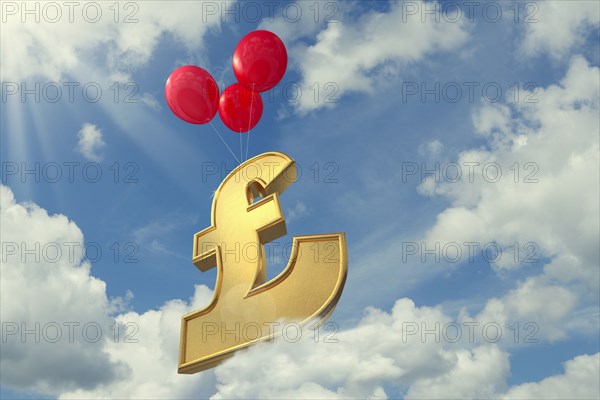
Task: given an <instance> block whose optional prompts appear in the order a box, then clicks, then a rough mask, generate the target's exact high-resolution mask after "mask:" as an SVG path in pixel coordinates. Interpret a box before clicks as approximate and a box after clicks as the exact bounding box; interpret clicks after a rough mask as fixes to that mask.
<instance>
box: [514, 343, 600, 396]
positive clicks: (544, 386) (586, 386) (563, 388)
mask: <svg viewBox="0 0 600 400" xmlns="http://www.w3.org/2000/svg"><path fill="white" fill-rule="evenodd" d="M598 376H600V353H596V354H594V355H587V354H585V355H581V356H578V357H575V358H574V359H572V360H569V361H567V362H566V363H565V373H564V374H562V375H554V376H551V377H548V378H546V379H543V380H542V381H540V382H534V383H524V384H522V385H518V386H515V387H513V388H511V389H510V391H509V392H508V393H506V395H505V396H503V398H505V399H548V400H550V399H597V398H600V387H598Z"/></svg>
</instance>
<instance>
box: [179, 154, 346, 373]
mask: <svg viewBox="0 0 600 400" xmlns="http://www.w3.org/2000/svg"><path fill="white" fill-rule="evenodd" d="M296 177H297V175H296V164H295V162H294V160H292V159H291V158H290V157H288V156H287V155H285V154H282V153H277V152H272V153H265V154H261V155H258V156H256V157H254V158H252V159H250V160H248V161H246V162H245V163H243V164H241V165H240V166H238V167H237V168H236V169H235V170H233V171H232V172H231V173H230V174H229V175H228V176H227V177H226V178H225V180H224V181H223V182H222V183H221V185H220V186H219V188H218V190H217V191H216V192H215V197H214V200H213V204H212V215H211V217H212V218H211V220H212V226H210V227H209V228H207V229H204V230H203V231H201V232H198V233H197V234H196V235H194V246H193V254H192V262H193V263H194V265H196V266H197V267H198V268H199V269H200V270H201V271H207V270H209V269H211V268H213V267H217V282H216V285H215V291H214V294H213V299H212V301H211V303H210V304H209V305H208V306H207V307H206V308H203V309H201V310H197V311H194V312H192V313H190V314H187V315H185V316H183V318H182V325H181V339H180V348H179V369H178V371H179V373H195V372H199V371H202V370H205V369H208V368H211V367H214V366H215V365H217V364H218V363H220V362H221V361H223V360H224V359H225V358H227V357H230V356H232V355H233V353H234V352H235V351H237V350H240V349H243V348H245V347H247V346H249V345H250V344H252V343H255V342H257V341H260V340H265V339H271V338H273V337H274V336H277V335H278V334H280V333H281V328H282V327H283V326H284V325H283V324H284V323H285V322H286V321H287V322H296V323H306V322H308V321H310V320H313V319H316V320H321V322H323V321H324V320H325V319H327V318H328V317H329V315H330V314H331V313H332V312H333V309H334V308H335V305H336V304H337V302H338V300H339V298H340V296H341V294H342V289H343V286H344V282H345V280H346V273H347V258H346V257H347V255H346V239H345V236H344V234H343V233H332V234H324V235H308V236H297V237H294V238H293V244H292V252H291V255H290V259H289V261H288V265H287V267H286V268H285V269H284V270H283V271H282V272H281V274H279V275H278V276H277V277H275V278H273V279H272V280H270V281H269V282H265V279H266V262H265V251H264V246H263V245H264V244H265V243H268V242H269V241H272V240H274V239H277V238H279V237H281V236H283V235H285V234H286V227H285V219H284V216H283V212H282V211H281V204H280V202H279V196H280V195H281V193H283V191H284V190H285V189H287V187H288V186H289V185H290V184H292V183H293V182H294V181H295V180H296ZM257 197H258V198H259V199H257V201H254V200H255V199H256V198H257Z"/></svg>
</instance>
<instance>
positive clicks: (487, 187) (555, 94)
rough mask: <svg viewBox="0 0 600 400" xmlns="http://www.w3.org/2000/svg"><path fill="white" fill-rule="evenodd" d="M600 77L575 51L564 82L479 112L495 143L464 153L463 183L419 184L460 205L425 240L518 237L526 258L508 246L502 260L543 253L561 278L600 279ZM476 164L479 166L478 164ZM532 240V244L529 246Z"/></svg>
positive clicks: (476, 120) (477, 120)
mask: <svg viewBox="0 0 600 400" xmlns="http://www.w3.org/2000/svg"><path fill="white" fill-rule="evenodd" d="M599 84H600V82H599V69H598V68H597V67H592V66H590V65H588V63H587V62H586V61H585V60H584V59H583V58H582V57H575V58H574V59H573V60H572V61H571V64H570V67H569V69H568V71H567V73H566V75H565V77H564V78H563V79H562V81H561V82H560V84H556V85H550V86H549V87H547V88H540V89H539V91H538V92H537V94H536V99H537V100H538V101H537V102H536V103H515V104H511V105H486V106H483V107H482V108H481V109H480V110H479V111H477V112H476V113H475V114H474V116H473V124H474V126H475V129H476V132H477V133H478V134H480V135H483V136H484V137H486V138H487V146H486V147H480V148H474V149H467V150H465V151H463V152H461V153H460V154H459V155H458V159H457V160H456V163H457V164H458V165H459V166H461V170H462V178H461V179H460V181H458V182H451V181H450V180H449V179H445V177H444V176H442V177H441V178H440V179H439V182H435V181H434V180H433V176H429V177H428V178H430V179H429V180H428V181H427V182H425V183H423V184H422V186H421V188H420V191H421V193H424V194H428V195H441V196H444V197H446V198H447V199H448V200H449V201H450V202H451V203H452V206H451V207H450V208H447V209H446V210H444V211H443V212H442V213H440V214H439V215H438V217H437V222H436V224H435V225H434V226H433V227H432V228H431V229H430V230H429V231H428V232H427V234H426V238H425V240H426V241H427V242H431V243H434V242H440V243H450V242H458V243H464V242H469V241H471V242H479V243H488V242H492V241H496V242H498V243H499V244H500V245H501V246H502V247H503V248H504V249H506V248H508V247H509V246H512V245H513V244H514V243H515V242H517V243H518V246H519V247H520V250H521V253H520V255H519V257H518V259H517V261H518V262H516V263H515V262H514V257H513V255H514V254H513V253H511V252H509V251H507V252H505V253H504V254H505V256H503V257H502V258H501V259H500V260H499V261H498V262H496V263H494V267H495V268H497V269H513V268H519V267H522V266H524V265H527V264H524V263H522V261H523V260H524V258H525V257H526V255H527V254H531V253H532V252H535V253H536V254H535V258H537V259H540V260H541V259H543V258H544V257H548V258H551V259H552V260H559V259H560V260H561V262H560V263H558V262H554V261H553V263H552V264H551V265H549V266H547V269H546V272H547V273H548V274H549V275H551V276H552V277H554V278H557V279H562V280H567V279H570V280H573V279H577V277H576V276H573V274H575V275H578V278H579V279H580V280H585V281H588V282H589V283H590V284H592V285H593V284H594V282H597V274H598V271H597V268H595V267H594V265H596V266H597V264H598V257H599V256H598V248H597V243H598V241H599V240H600V238H599V225H598V224H599V223H598V221H599V220H600V210H599V208H600V207H599V205H598V201H597V200H598V181H599V180H600V172H599V171H600V166H599V152H600V146H599V138H598V131H599V130H600V126H599V121H598V111H599V94H598V91H597V87H598V85H599ZM469 163H478V164H476V165H474V164H471V165H474V167H473V168H472V169H471V171H470V170H469V168H468V167H467V166H468V165H469ZM494 165H495V167H494V168H488V167H489V166H494ZM486 168H487V170H486ZM497 170H500V173H501V176H500V178H496V172H497ZM469 172H471V173H469ZM495 180H497V181H496V182H494V181H495ZM574 194H576V195H575V196H574ZM527 243H534V246H533V247H530V248H529V249H525V246H526V245H527ZM567 261H569V262H568V263H567ZM558 264H560V265H561V268H568V272H567V270H560V269H559V268H558ZM567 264H572V266H570V267H567ZM594 271H596V272H594ZM593 277H595V278H596V280H595V281H594V280H590V278H593ZM596 290H597V289H596Z"/></svg>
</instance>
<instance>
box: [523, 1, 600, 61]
mask: <svg viewBox="0 0 600 400" xmlns="http://www.w3.org/2000/svg"><path fill="white" fill-rule="evenodd" d="M523 12H524V13H527V14H529V17H528V19H527V21H526V22H524V25H525V33H524V38H523V41H522V43H521V51H522V52H523V53H525V54H526V55H529V56H534V55H538V54H544V53H547V54H548V55H550V56H551V57H553V58H555V59H559V58H563V57H565V56H567V55H569V54H570V52H571V51H572V50H573V49H574V48H576V47H577V46H581V45H582V44H583V43H585V40H586V39H587V37H588V35H589V33H590V32H593V31H594V30H597V29H598V24H599V23H600V5H599V4H598V2H596V1H585V0H583V1H581V0H575V1H537V2H535V3H529V4H527V6H526V7H525V9H524V10H523Z"/></svg>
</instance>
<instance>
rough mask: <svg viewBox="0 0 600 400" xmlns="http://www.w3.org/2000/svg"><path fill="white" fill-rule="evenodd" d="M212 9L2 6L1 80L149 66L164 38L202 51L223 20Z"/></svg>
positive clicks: (165, 4) (197, 5) (185, 4)
mask: <svg viewBox="0 0 600 400" xmlns="http://www.w3.org/2000/svg"><path fill="white" fill-rule="evenodd" d="M229 3H231V2H230V1H223V2H219V3H218V6H219V7H226V6H228V5H229ZM208 11H209V10H208V9H207V7H206V5H205V4H204V3H203V2H189V1H178V2H170V1H153V2H152V3H149V2H143V1H142V2H126V3H120V2H119V3H108V2H74V3H69V2H53V1H36V2H31V3H27V2H2V18H3V21H2V39H1V46H2V50H3V56H2V79H3V80H5V81H20V80H25V79H29V78H32V77H43V78H46V79H50V80H53V81H57V80H59V79H61V78H64V77H65V76H68V75H69V74H72V73H73V71H75V70H78V69H81V68H85V67H91V66H92V65H96V66H98V65H100V66H103V67H105V68H106V69H107V71H111V72H112V73H114V74H118V73H119V71H127V70H128V68H131V67H136V66H140V65H144V64H146V63H147V62H148V60H149V59H150V56H151V55H152V53H153V52H154V49H155V48H156V45H157V44H158V42H159V40H160V39H161V38H163V37H164V36H169V37H171V38H174V39H175V40H177V41H179V42H180V43H182V44H183V45H185V46H187V47H188V48H189V49H190V50H199V49H201V48H202V46H203V44H202V37H203V35H204V34H205V33H206V32H207V31H209V30H210V29H215V28H218V26H219V24H220V21H221V14H220V13H215V12H208ZM15 38H18V40H19V46H15V45H13V43H12V41H14V40H15ZM98 49H102V50H103V51H102V52H101V53H100V55H99V53H98ZM90 63H91V64H90ZM115 76H116V75H115ZM125 79H127V78H125Z"/></svg>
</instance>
